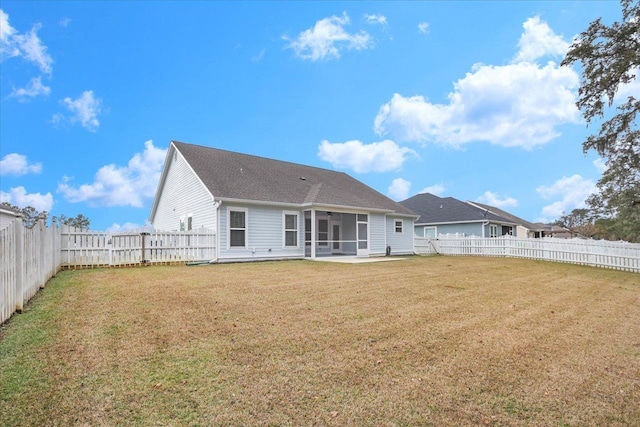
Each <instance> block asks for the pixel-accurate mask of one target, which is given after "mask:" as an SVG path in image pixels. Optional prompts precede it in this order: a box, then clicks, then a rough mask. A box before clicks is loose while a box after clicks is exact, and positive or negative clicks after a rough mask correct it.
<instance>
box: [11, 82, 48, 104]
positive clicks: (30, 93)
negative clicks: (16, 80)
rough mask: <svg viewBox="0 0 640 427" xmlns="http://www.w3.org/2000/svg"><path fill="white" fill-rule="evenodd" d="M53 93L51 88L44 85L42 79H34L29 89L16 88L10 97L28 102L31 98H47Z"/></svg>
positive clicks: (28, 86)
mask: <svg viewBox="0 0 640 427" xmlns="http://www.w3.org/2000/svg"><path fill="white" fill-rule="evenodd" d="M50 93H51V88H50V87H49V86H45V85H43V84H42V77H41V76H38V77H33V78H32V79H31V80H30V81H29V84H28V85H27V87H24V88H14V89H13V90H12V91H11V93H10V94H9V97H15V98H18V99H19V100H20V101H22V102H25V101H28V100H29V98H35V97H36V96H38V95H44V96H47V95H49V94H50Z"/></svg>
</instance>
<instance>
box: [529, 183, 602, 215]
mask: <svg viewBox="0 0 640 427" xmlns="http://www.w3.org/2000/svg"><path fill="white" fill-rule="evenodd" d="M536 191H537V192H538V194H539V195H540V196H541V197H542V198H543V199H545V200H552V199H556V198H560V200H556V201H555V202H553V203H551V204H550V205H547V206H545V207H543V208H542V216H543V217H544V218H542V219H543V220H544V221H542V222H549V221H552V220H554V219H557V218H559V217H560V216H562V215H566V214H569V213H570V212H571V211H572V210H574V209H580V208H584V207H585V206H586V204H585V201H586V200H587V197H589V196H590V195H591V194H593V193H594V192H595V191H596V185H595V184H594V183H593V181H592V180H590V179H585V178H583V177H582V176H580V175H578V174H575V175H573V176H570V177H566V176H563V177H562V178H561V179H559V180H558V181H556V182H554V183H553V184H551V185H550V186H544V185H543V186H540V187H538V188H536Z"/></svg>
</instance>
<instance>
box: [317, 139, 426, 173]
mask: <svg viewBox="0 0 640 427" xmlns="http://www.w3.org/2000/svg"><path fill="white" fill-rule="evenodd" d="M412 156H417V154H416V152H415V151H413V150H412V149H410V148H406V147H400V146H398V145H397V144H396V143H395V142H393V141H390V140H384V141H380V142H373V143H371V144H363V143H362V142H360V141H358V140H353V141H347V142H336V143H331V142H329V141H322V142H321V143H320V146H319V147H318V157H320V159H322V160H324V161H327V162H329V163H331V164H332V165H333V167H334V168H338V169H351V170H353V171H355V172H357V173H367V172H389V171H394V170H398V169H400V168H401V167H402V164H403V163H404V162H405V160H407V159H408V158H410V157H412Z"/></svg>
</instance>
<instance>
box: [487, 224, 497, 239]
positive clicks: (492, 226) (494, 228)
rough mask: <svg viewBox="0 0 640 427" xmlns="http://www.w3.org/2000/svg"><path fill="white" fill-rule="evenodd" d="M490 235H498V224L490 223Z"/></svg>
mask: <svg viewBox="0 0 640 427" xmlns="http://www.w3.org/2000/svg"><path fill="white" fill-rule="evenodd" d="M489 237H490V238H491V237H498V226H497V225H496V224H489Z"/></svg>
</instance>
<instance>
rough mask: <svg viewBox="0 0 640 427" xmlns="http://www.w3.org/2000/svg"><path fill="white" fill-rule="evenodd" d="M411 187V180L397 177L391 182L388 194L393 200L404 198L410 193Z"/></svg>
mask: <svg viewBox="0 0 640 427" xmlns="http://www.w3.org/2000/svg"><path fill="white" fill-rule="evenodd" d="M410 188H411V182H410V181H407V180H406V179H402V178H396V179H394V180H393V181H392V182H391V185H390V186H389V189H388V190H387V194H388V195H389V197H391V198H392V199H393V200H396V201H398V200H404V199H406V198H407V196H408V195H409V189H410Z"/></svg>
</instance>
